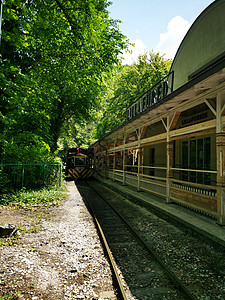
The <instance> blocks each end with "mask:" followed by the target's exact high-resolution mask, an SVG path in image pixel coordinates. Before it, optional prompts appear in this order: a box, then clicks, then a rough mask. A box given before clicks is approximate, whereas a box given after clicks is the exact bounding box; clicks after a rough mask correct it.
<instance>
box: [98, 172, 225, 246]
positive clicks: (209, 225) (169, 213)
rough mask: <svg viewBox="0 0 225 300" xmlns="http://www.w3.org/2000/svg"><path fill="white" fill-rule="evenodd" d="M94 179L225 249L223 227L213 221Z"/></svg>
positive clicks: (129, 189)
mask: <svg viewBox="0 0 225 300" xmlns="http://www.w3.org/2000/svg"><path fill="white" fill-rule="evenodd" d="M94 179H96V180H98V181H101V183H102V184H104V186H106V187H108V188H111V189H112V190H114V191H116V192H119V193H120V194H122V195H123V196H124V197H125V198H128V199H130V200H133V201H140V202H141V203H142V204H144V205H147V206H148V208H149V209H150V210H151V211H152V212H154V213H155V214H157V215H158V216H161V217H162V218H164V219H165V218H166V219H170V220H171V221H172V222H174V223H176V224H181V225H182V226H185V227H186V228H188V229H191V231H192V232H193V233H196V234H198V235H200V236H202V237H204V238H206V239H207V240H208V241H210V242H212V243H213V244H218V245H219V246H222V247H223V248H225V226H221V225H219V224H217V223H216V220H215V219H212V218H210V217H208V216H205V215H203V214H200V213H199V212H195V211H193V210H191V209H188V208H185V207H183V206H181V205H179V204H176V203H170V204H167V203H166V202H165V199H163V198H161V197H158V196H155V195H153V194H151V193H149V192H145V191H141V192H138V191H137V190H136V189H135V188H134V187H132V186H129V185H125V186H123V185H122V183H120V182H118V181H115V182H113V181H112V180H110V179H104V178H102V177H100V176H96V175H95V176H94Z"/></svg>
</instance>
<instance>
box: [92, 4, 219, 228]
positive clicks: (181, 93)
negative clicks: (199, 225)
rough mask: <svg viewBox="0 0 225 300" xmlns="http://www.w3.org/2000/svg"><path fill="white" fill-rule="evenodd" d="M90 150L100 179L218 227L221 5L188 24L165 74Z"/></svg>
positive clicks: (212, 5) (205, 11)
mask: <svg viewBox="0 0 225 300" xmlns="http://www.w3.org/2000/svg"><path fill="white" fill-rule="evenodd" d="M91 147H92V148H94V153H95V160H94V164H95V169H96V171H97V172H98V173H99V174H101V175H102V176H107V177H108V178H110V179H112V180H114V181H120V182H121V183H122V184H124V185H125V184H126V185H132V186H135V187H136V188H137V190H138V191H149V192H151V193H154V194H155V195H158V196H160V197H164V198H165V201H166V202H167V203H172V202H176V203H178V204H181V205H183V206H186V207H188V208H190V209H195V210H197V211H199V212H202V213H205V214H207V215H210V216H212V217H213V218H216V219H217V222H218V223H219V224H221V225H225V0H216V1H214V2H213V3H212V4H211V5H210V6H208V7H207V8H206V9H205V10H204V11H203V12H202V13H201V14H200V16H199V17H198V18H197V19H196V20H195V22H194V23H193V25H192V26H191V28H190V29H189V31H188V33H187V34H186V36H185V38H184V39H183V41H182V43H181V44H180V47H179V49H178V51H177V53H176V56H175V58H174V60H173V63H172V66H171V69H170V72H169V74H168V76H167V77H166V78H164V79H163V80H162V81H160V82H159V83H158V84H157V85H156V86H154V87H153V88H152V89H151V90H149V91H147V92H146V93H145V94H144V95H143V96H142V97H140V98H139V99H137V101H136V102H135V103H134V104H133V105H132V106H131V107H129V108H128V109H127V118H126V122H125V123H124V124H123V125H121V126H120V127H118V128H117V129H116V130H114V131H113V132H110V133H109V134H107V135H106V136H104V137H103V138H102V139H101V140H99V141H97V142H96V143H95V144H93V145H92V146H91Z"/></svg>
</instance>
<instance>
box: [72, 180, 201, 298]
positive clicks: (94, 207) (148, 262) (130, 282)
mask: <svg viewBox="0 0 225 300" xmlns="http://www.w3.org/2000/svg"><path fill="white" fill-rule="evenodd" d="M95 186H96V184H95ZM77 187H78V189H79V190H80V192H81V194H82V196H83V197H84V198H85V200H86V202H87V203H88V206H89V207H90V208H91V211H92V214H93V216H94V219H95V221H96V223H97V225H98V228H99V231H100V233H101V235H102V239H103V241H104V243H105V245H106V249H107V252H108V255H109V258H110V260H111V263H112V267H113V270H114V272H115V276H116V278H117V281H118V285H119V287H120V291H121V296H120V297H121V299H146V300H147V299H173V300H174V299H179V300H181V299H196V297H195V296H194V295H193V294H192V293H191V292H190V291H189V289H188V288H187V287H186V286H185V285H184V283H183V282H182V281H181V280H180V279H179V278H178V276H177V275H176V273H174V272H173V271H172V270H171V268H170V267H168V265H167V264H166V263H164V262H163V260H162V259H161V257H159V255H158V254H157V253H156V252H155V251H154V249H153V248H152V247H151V246H150V245H149V244H147V243H146V242H145V240H144V239H143V238H142V237H141V236H140V234H139V232H138V231H137V230H136V228H134V227H133V226H132V225H131V223H132V222H130V221H129V220H130V219H132V216H129V217H124V215H121V214H120V212H119V211H118V210H117V209H116V208H115V207H114V206H112V204H111V203H110V202H109V201H107V200H106V198H107V197H105V196H104V195H103V194H102V193H99V191H97V190H96V189H94V187H93V185H92V186H91V185H89V183H87V182H78V183H77Z"/></svg>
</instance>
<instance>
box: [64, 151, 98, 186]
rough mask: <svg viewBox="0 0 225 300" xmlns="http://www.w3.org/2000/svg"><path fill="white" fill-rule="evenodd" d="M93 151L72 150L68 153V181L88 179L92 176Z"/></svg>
mask: <svg viewBox="0 0 225 300" xmlns="http://www.w3.org/2000/svg"><path fill="white" fill-rule="evenodd" d="M92 157H93V155H92V149H83V148H70V149H69V150H68V151H67V162H66V174H65V175H66V180H77V179H84V178H85V179H86V178H89V177H90V176H91V175H92V172H93V168H92Z"/></svg>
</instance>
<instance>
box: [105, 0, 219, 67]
mask: <svg viewBox="0 0 225 300" xmlns="http://www.w3.org/2000/svg"><path fill="white" fill-rule="evenodd" d="M110 1H111V2H112V5H110V6H109V7H108V11H109V12H110V17H111V18H113V19H118V20H120V21H122V23H121V24H120V25H119V27H120V30H121V32H122V33H123V34H124V35H125V36H126V37H127V38H128V39H129V40H130V42H132V43H135V47H132V51H133V53H132V54H128V53H127V54H126V53H124V54H123V57H124V61H123V64H131V63H133V62H134V61H135V60H136V58H137V56H138V55H140V54H143V53H144V51H154V52H160V53H161V54H165V58H170V59H173V58H174V56H175V54H176V51H177V49H178V47H179V45H180V43H181V41H182V40H183V38H184V36H185V34H186V33H187V31H188V29H189V28H190V26H191V25H192V23H193V22H194V21H195V19H196V18H197V17H198V16H199V15H200V14H201V12H202V11H203V10H204V9H205V8H206V7H207V6H209V5H210V4H211V3H213V2H214V1H213V0H110Z"/></svg>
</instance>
